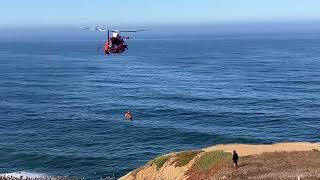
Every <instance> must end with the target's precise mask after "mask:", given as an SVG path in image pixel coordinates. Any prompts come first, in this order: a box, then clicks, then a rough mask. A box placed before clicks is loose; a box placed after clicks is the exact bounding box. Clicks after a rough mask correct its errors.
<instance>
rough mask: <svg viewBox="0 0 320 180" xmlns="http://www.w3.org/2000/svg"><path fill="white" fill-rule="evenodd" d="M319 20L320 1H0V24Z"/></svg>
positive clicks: (130, 23) (208, 22) (209, 22)
mask: <svg viewBox="0 0 320 180" xmlns="http://www.w3.org/2000/svg"><path fill="white" fill-rule="evenodd" d="M318 20H320V0H121V1H118V0H114V1H110V0H1V6H0V26H6V25H20V26H24V25H44V26H46V25H82V24H83V25H89V24H90V25H91V24H97V25H99V24H100V25H102V24H103V25H109V24H111V25H112V24H113V25H118V24H122V25H123V24H128V25H132V24H139V25H145V24H176V23H181V24H193V23H198V24H199V23H200V24H201V23H205V24H216V23H234V22H235V23H239V22H264V21H268V22H270V21H271V22H272V21H276V22H279V21H280V22H281V21H290V22H295V21H318ZM116 22H118V23H116Z"/></svg>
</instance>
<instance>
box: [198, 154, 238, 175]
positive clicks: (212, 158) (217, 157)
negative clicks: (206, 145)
mask: <svg viewBox="0 0 320 180" xmlns="http://www.w3.org/2000/svg"><path fill="white" fill-rule="evenodd" d="M231 156H232V154H231V153H228V152H224V151H212V152H207V153H205V154H204V155H203V156H201V157H200V158H199V159H198V160H197V161H196V162H195V166H196V167H197V169H198V170H200V171H208V170H210V169H212V168H213V167H214V166H216V165H219V166H221V165H224V164H225V163H227V162H228V161H230V159H231Z"/></svg>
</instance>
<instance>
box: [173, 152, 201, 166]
mask: <svg viewBox="0 0 320 180" xmlns="http://www.w3.org/2000/svg"><path fill="white" fill-rule="evenodd" d="M201 152H202V151H188V152H182V153H179V154H177V155H176V157H177V159H176V164H175V167H182V166H185V165H187V164H188V163H189V162H190V161H191V160H192V159H193V158H195V157H196V156H197V155H198V154H199V153H201Z"/></svg>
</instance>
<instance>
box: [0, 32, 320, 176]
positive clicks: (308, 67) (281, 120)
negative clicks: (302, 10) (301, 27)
mask: <svg viewBox="0 0 320 180" xmlns="http://www.w3.org/2000/svg"><path fill="white" fill-rule="evenodd" d="M102 44H103V43H102V42H101V39H100V40H99V39H92V40H81V38H80V39H78V40H56V41H55V40H43V41H39V40H19V39H16V40H13V41H1V42H0V173H10V172H17V171H26V172H35V173H44V174H47V175H61V176H78V177H86V178H89V179H98V178H100V177H105V176H113V175H114V176H115V177H120V176H122V175H124V174H126V173H128V172H129V171H131V170H133V169H135V168H137V167H139V166H142V165H144V164H145V163H146V162H148V161H149V160H151V159H152V158H154V157H156V156H158V155H160V154H164V153H168V152H172V151H181V150H189V149H198V148H204V147H207V146H211V145H215V144H221V143H263V144H268V143H275V142H283V141H310V142H319V141H320V34H319V33H318V34H317V33H313V34H312V33H291V34H290V33H289V34H285V33H283V34H247V35H243V34H239V35H237V34H233V35H223V34H219V35H214V34H208V35H206V34H204V35H201V36H198V35H196V34H192V35H187V34H185V35H179V36H176V35H168V34H167V35H163V36H147V37H140V38H139V37H137V38H133V39H131V40H129V41H128V45H129V51H128V52H126V53H124V54H121V55H110V56H106V55H103V54H102V52H101V51H100V52H98V51H97V47H99V46H101V45H102ZM127 110H130V111H131V112H132V114H133V117H134V121H132V122H128V121H126V120H125V119H124V113H125V112H126V111H127Z"/></svg>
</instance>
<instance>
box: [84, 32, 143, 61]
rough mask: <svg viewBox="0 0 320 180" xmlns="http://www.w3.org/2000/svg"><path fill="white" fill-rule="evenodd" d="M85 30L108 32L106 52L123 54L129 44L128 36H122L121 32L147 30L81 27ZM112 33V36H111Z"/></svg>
mask: <svg viewBox="0 0 320 180" xmlns="http://www.w3.org/2000/svg"><path fill="white" fill-rule="evenodd" d="M80 28H81V29H85V30H92V31H99V32H107V34H108V39H107V41H106V42H105V45H104V53H105V54H107V55H109V54H121V53H123V52H125V51H126V50H128V45H127V44H126V41H125V40H127V39H129V37H127V36H121V35H120V33H136V32H141V31H147V30H133V31H122V30H110V29H105V28H97V27H91V28H89V27H80ZM110 35H111V36H110Z"/></svg>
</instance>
